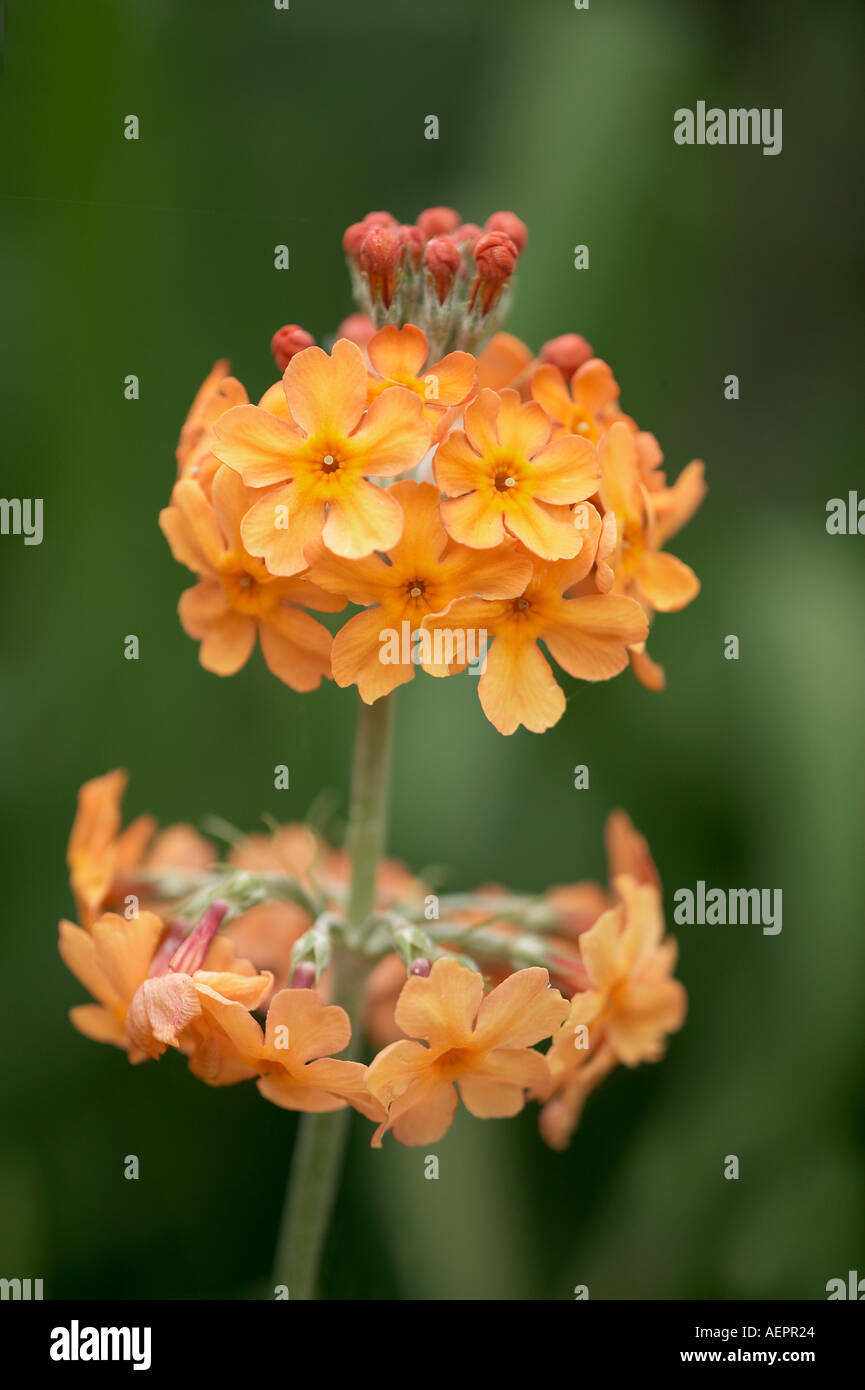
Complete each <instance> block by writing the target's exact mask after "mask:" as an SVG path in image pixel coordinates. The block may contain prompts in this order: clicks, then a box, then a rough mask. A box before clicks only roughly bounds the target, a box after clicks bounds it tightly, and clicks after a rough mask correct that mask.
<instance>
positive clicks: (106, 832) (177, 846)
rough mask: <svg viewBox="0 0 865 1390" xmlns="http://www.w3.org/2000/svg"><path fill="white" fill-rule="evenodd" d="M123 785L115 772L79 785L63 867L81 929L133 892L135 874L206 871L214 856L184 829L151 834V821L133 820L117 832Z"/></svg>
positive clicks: (123, 778) (124, 779)
mask: <svg viewBox="0 0 865 1390" xmlns="http://www.w3.org/2000/svg"><path fill="white" fill-rule="evenodd" d="M128 780H129V779H128V776H127V774H126V773H125V772H123V771H122V770H121V769H120V768H117V769H115V770H114V771H113V772H108V773H106V774H105V776H104V777H94V778H92V779H91V780H90V781H89V782H85V783H84V785H83V787H82V788H81V790H80V791H79V793H78V809H77V812H76V815H75V820H74V822H73V825H72V830H71V833H70V836H69V848H68V851H67V863H68V865H69V878H70V884H71V887H72V893H73V896H74V898H75V904H76V908H77V911H78V918H79V921H80V922H82V923H83V925H84V926H85V927H89V926H90V925H91V923H92V922H93V921H95V919H96V918H97V917H98V916H99V914H100V912H101V911H102V910H103V908H105V907H106V906H107V905H108V904H110V903H119V902H120V901H121V899H122V898H123V896H124V894H125V893H129V892H135V891H136V890H137V888H138V887H139V884H138V883H137V881H136V876H135V871H136V870H137V869H139V868H147V869H155V868H172V869H207V868H209V866H210V865H211V864H212V863H213V861H214V859H215V857H216V856H215V853H214V850H213V846H212V845H211V844H210V843H209V842H208V841H207V840H205V839H204V837H203V836H202V835H199V834H198V832H197V831H196V830H194V829H193V828H192V826H189V825H172V826H168V827H166V829H165V830H163V831H162V832H161V833H160V834H156V821H155V820H154V818H153V817H152V816H139V817H138V818H137V819H136V820H134V821H133V822H132V823H131V825H128V826H127V827H126V829H125V830H121V824H122V818H121V812H120V804H121V801H122V800H123V793H124V792H125V790H126V784H127V782H128ZM148 846H149V848H148Z"/></svg>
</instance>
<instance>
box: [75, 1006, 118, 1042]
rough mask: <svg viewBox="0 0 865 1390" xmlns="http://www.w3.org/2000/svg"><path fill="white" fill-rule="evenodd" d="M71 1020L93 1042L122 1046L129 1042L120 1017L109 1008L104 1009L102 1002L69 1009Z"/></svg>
mask: <svg viewBox="0 0 865 1390" xmlns="http://www.w3.org/2000/svg"><path fill="white" fill-rule="evenodd" d="M69 1021H70V1023H71V1024H72V1026H73V1027H74V1028H77V1029H78V1032H79V1033H83V1034H84V1036H85V1038H90V1040H91V1041H92V1042H104V1043H112V1044H113V1045H114V1047H122V1048H125V1047H126V1046H127V1044H128V1038H127V1036H126V1029H125V1027H124V1026H123V1024H122V1023H121V1022H120V1019H119V1018H117V1017H116V1016H115V1015H114V1014H113V1013H111V1012H110V1011H109V1010H108V1009H103V1008H102V1005H101V1004H79V1005H77V1007H76V1008H74V1009H70V1010H69Z"/></svg>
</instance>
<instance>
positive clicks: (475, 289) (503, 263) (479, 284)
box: [469, 232, 519, 314]
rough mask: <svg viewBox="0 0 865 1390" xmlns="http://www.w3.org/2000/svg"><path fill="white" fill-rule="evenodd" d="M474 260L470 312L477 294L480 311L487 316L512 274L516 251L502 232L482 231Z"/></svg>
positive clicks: (515, 262) (517, 257)
mask: <svg viewBox="0 0 865 1390" xmlns="http://www.w3.org/2000/svg"><path fill="white" fill-rule="evenodd" d="M474 257H475V265H476V267H477V277H476V279H475V282H474V284H473V285H472V293H471V298H470V300H469V309H473V308H474V304H475V300H476V299H477V296H478V293H480V297H481V312H482V313H484V314H488V313H489V311H490V309H492V307H493V305H494V304H495V302H496V300H497V299H498V297H499V295H500V294H501V292H502V288H503V286H504V285H505V284H506V282H507V281H508V280H509V279H510V278H511V276H512V275H513V273H514V271H515V269H516V265H517V260H518V259H519V252H518V251H517V248H516V246H515V245H514V243H513V242H512V241H511V239H510V237H509V236H506V235H505V233H504V232H484V234H483V236H482V237H480V238H479V239H478V241H477V242H476V243H475V249H474Z"/></svg>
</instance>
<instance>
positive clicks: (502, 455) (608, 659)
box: [162, 207, 705, 732]
mask: <svg viewBox="0 0 865 1390" xmlns="http://www.w3.org/2000/svg"><path fill="white" fill-rule="evenodd" d="M343 246H344V249H345V252H346V257H347V261H348V266H349V272H350V275H351V282H352V287H353V291H354V295H355V300H356V304H357V310H358V312H356V313H354V314H351V315H349V316H348V317H347V318H346V319H345V320H344V321H343V323H342V325H341V326H340V329H339V331H338V334H337V337H336V341H335V342H334V345H333V347H332V349H331V350H330V351H329V352H326V351H325V350H324V349H323V348H320V347H317V346H315V345H314V343H313V340H312V336H311V335H310V334H309V333H307V332H306V330H304V329H302V328H300V327H299V326H298V325H297V324H288V325H286V326H285V327H284V328H282V329H280V330H279V331H278V333H277V334H276V335H274V339H273V343H272V347H273V351H274V354H275V356H276V360H277V363H278V365H279V367H280V368H281V369H283V368H284V370H283V375H282V379H281V381H278V382H276V383H274V384H273V385H272V386H270V387H269V388H268V389H267V390H266V391H265V392H264V394H263V395H262V396H261V398H260V400H259V403H258V405H253V404H250V402H249V400H248V398H247V394H246V391H245V389H244V388H243V386H241V384H240V383H239V382H237V381H235V379H234V378H232V377H231V376H230V375H229V367H228V363H227V362H226V361H224V360H222V361H220V362H218V363H217V364H216V365H215V367H214V368H213V370H212V372H211V373H210V374H209V376H208V378H207V379H206V381H205V383H204V384H203V386H202V387H201V389H200V390H199V392H198V394H197V395H196V398H195V401H194V402H193V406H192V408H191V410H190V413H189V417H188V419H187V421H186V424H185V425H184V427H183V432H182V436H181V442H180V446H179V448H178V463H179V470H180V480H179V482H178V484H177V486H176V487H175V490H174V493H173V495H172V501H171V506H170V507H168V508H167V509H166V510H165V512H163V514H162V521H163V527H164V529H165V530H166V534H168V536H169V540H170V543H171V545H172V549H173V550H174V553H175V555H176V557H177V558H178V559H180V560H181V561H182V562H183V563H184V564H187V565H188V566H189V567H190V568H191V569H193V571H194V572H195V573H196V574H197V575H198V576H199V583H198V584H197V585H196V586H195V588H193V589H190V590H189V591H188V592H187V593H186V594H185V595H184V596H183V598H182V599H181V603H180V616H181V621H182V623H183V625H184V627H185V628H186V631H187V632H188V633H189V634H190V635H191V636H193V637H194V638H195V639H196V640H198V641H200V642H201V661H202V664H203V665H205V666H206V667H207V669H209V670H212V671H215V672H217V673H219V674H231V673H233V672H235V671H237V670H239V669H240V667H242V666H243V665H244V663H245V662H246V660H247V659H248V657H249V655H250V653H251V651H252V648H253V646H254V644H255V639H256V635H257V636H258V638H259V640H260V642H261V646H262V650H263V653H264V656H265V660H266V662H267V664H268V666H269V667H270V669H271V671H273V672H274V673H275V674H276V675H277V676H278V677H279V678H280V679H281V680H283V681H284V682H285V683H287V684H289V685H291V686H292V687H293V688H294V689H296V690H299V691H308V690H313V689H315V688H316V687H317V686H318V685H319V684H320V682H321V680H322V678H327V677H328V676H334V677H335V678H336V680H337V681H338V683H339V684H340V685H348V684H356V685H357V686H358V688H359V690H360V692H361V695H362V698H363V699H364V700H366V701H367V702H372V701H374V700H375V699H378V698H379V697H380V696H382V695H384V694H386V693H388V692H389V691H391V690H392V689H394V688H395V686H397V685H399V684H403V683H405V682H406V681H408V680H410V679H412V677H413V676H414V673H415V666H416V665H421V666H422V667H423V669H424V670H426V671H428V672H430V673H431V674H433V675H436V676H442V675H445V674H448V673H452V672H454V671H456V670H461V669H465V667H466V666H467V665H468V667H469V669H471V670H472V672H473V674H477V673H478V670H477V668H478V666H479V665H482V663H479V662H478V661H477V660H475V659H474V658H470V660H469V661H468V662H464V661H460V660H456V659H455V660H451V659H450V658H449V657H448V658H447V659H443V660H439V659H438V658H437V657H436V656H435V653H434V652H433V654H432V655H430V654H429V651H428V649H427V646H426V638H427V637H431V638H432V639H433V641H434V642H435V640H436V634H438V637H440V638H441V639H442V642H443V643H445V641H446V634H447V630H448V629H451V630H456V631H457V632H458V633H462V634H463V635H464V637H465V636H466V635H470V636H471V638H472V642H473V646H474V647H477V646H478V644H479V643H480V642H481V641H482V640H483V639H482V634H487V635H489V636H492V638H493V639H494V640H493V647H492V651H491V656H490V658H489V660H488V661H487V665H486V669H485V671H484V672H483V675H482V679H481V686H480V693H481V700H482V704H483V707H484V710H485V711H486V712H487V714H488V716H489V718H490V719H491V720H492V722H493V723H494V724H495V725H496V727H498V728H499V729H501V730H502V731H506V732H512V731H513V730H514V729H515V728H517V727H518V726H519V725H520V724H523V725H525V726H526V727H528V728H529V729H532V730H535V731H538V732H540V731H542V730H544V729H547V728H549V727H550V726H551V724H553V723H555V722H556V720H557V719H558V718H560V717H561V715H562V713H563V711H564V708H565V696H564V694H563V692H562V691H561V690H560V688H559V686H558V685H557V684H556V682H555V680H554V678H553V675H552V671H551V669H550V667H549V665H548V663H547V661H546V660H545V658H544V657H543V656H542V655H541V653H540V650H539V648H538V646H537V643H538V641H539V640H540V641H543V642H545V643H546V645H547V648H548V650H549V651H550V653H551V655H553V656H554V658H555V660H556V661H558V663H559V665H561V666H562V667H563V668H564V669H565V670H566V671H568V672H569V673H570V674H571V675H574V676H576V677H577V678H578V679H587V680H600V679H607V678H608V677H609V676H611V675H614V674H616V673H617V672H618V671H620V670H623V669H624V667H625V666H626V665H628V664H630V666H631V668H632V670H633V671H634V674H635V675H636V676H637V678H638V679H639V680H640V682H641V683H642V684H643V685H644V686H646V687H648V688H650V689H653V690H659V689H661V688H662V687H663V685H664V681H665V677H664V672H663V670H662V668H661V667H660V666H659V665H658V664H657V663H656V662H655V661H653V660H652V658H651V657H650V656H649V653H648V651H647V650H646V639H647V636H648V629H649V623H650V622H651V621H652V618H653V616H654V614H655V613H657V612H671V611H675V610H676V609H678V608H681V607H682V606H684V605H685V604H686V603H688V602H690V601H691V599H692V598H694V597H695V595H696V594H697V592H698V589H699V583H698V581H697V579H696V576H695V575H694V573H693V571H692V570H691V569H690V568H689V567H688V566H687V565H685V564H683V563H682V562H681V561H680V560H678V559H677V558H676V557H674V556H673V555H670V554H669V553H668V552H667V551H666V549H665V548H664V547H665V545H666V543H667V541H668V540H669V539H670V538H671V537H672V536H673V535H675V533H676V532H677V531H678V530H679V529H680V527H681V526H682V525H684V523H685V522H686V521H687V520H688V519H689V517H690V516H691V515H692V514H693V512H694V511H695V510H696V508H697V507H698V506H699V504H700V502H701V501H702V498H703V495H704V493H705V482H704V478H703V465H702V464H701V463H699V462H696V461H695V462H694V463H692V464H690V465H689V466H688V467H687V468H686V469H685V470H684V471H683V472H682V473H681V475H680V476H679V478H678V479H677V480H676V481H675V482H674V483H673V484H672V485H668V484H667V478H666V474H665V472H664V471H663V469H662V467H661V464H662V463H663V454H662V452H661V449H660V446H659V445H658V442H657V440H656V439H655V437H654V435H652V434H651V433H649V432H648V431H646V430H644V429H641V428H639V426H638V425H637V423H636V422H635V421H634V420H633V419H632V418H631V417H630V416H628V415H626V414H625V413H624V412H623V410H622V407H621V404H620V399H619V386H618V384H617V382H616V380H615V377H614V375H613V372H612V370H611V368H610V367H609V366H608V365H607V363H606V362H604V361H602V360H601V359H600V358H597V357H595V356H594V355H593V350H592V348H591V345H590V344H589V343H588V342H587V341H586V340H585V338H584V337H582V336H581V335H580V334H578V333H563V334H560V335H559V336H558V337H555V338H552V339H550V340H549V341H548V342H546V343H545V344H544V345H543V346H542V347H541V349H540V352H539V353H538V354H537V355H536V354H535V353H534V352H533V351H532V349H531V348H530V347H529V346H528V345H527V344H525V343H523V342H521V341H520V339H518V338H516V337H514V336H513V335H512V334H509V333H507V332H504V331H503V330H502V328H501V324H502V322H503V320H504V316H505V312H506V310H507V306H508V302H509V297H510V294H511V289H512V282H513V279H514V273H515V270H516V268H517V266H518V260H519V257H520V256H521V255H522V254H523V253H524V252H525V251H526V249H527V246H528V231H527V228H526V226H525V223H524V222H523V221H522V220H521V219H520V218H519V217H517V216H516V214H515V213H513V212H508V211H501V212H496V213H493V214H491V215H490V216H489V217H487V219H486V222H485V224H484V225H483V226H481V225H480V224H479V223H472V222H464V221H463V220H462V218H461V214H460V213H459V212H457V211H456V209H454V208H448V207H433V208H427V209H426V210H424V211H423V212H422V213H421V214H420V215H419V216H418V218H417V221H416V222H414V223H412V222H406V223H400V222H399V221H398V220H397V218H395V217H394V216H393V215H392V214H391V213H389V212H384V211H376V212H371V213H367V214H366V216H365V217H363V218H362V219H361V220H360V221H358V222H356V223H353V224H352V225H351V226H350V227H349V228H348V229H347V230H346V232H345V235H344V237H343ZM409 471H412V474H413V475H412V477H411V478H410V479H409V478H403V477H402V475H404V474H407V473H409ZM229 472H231V473H233V474H235V475H237V476H236V477H235V479H234V483H233V484H231V483H230V482H228V481H227V480H226V478H227V475H228V473H229ZM398 479H401V481H396V480H398ZM217 480H218V482H217ZM421 484H422V485H423V486H424V487H426V488H430V489H432V491H430V492H429V493H424V494H421V493H419V492H418V491H417V488H418V486H419V485H421ZM193 485H197V487H198V489H199V492H196V491H194V488H193ZM214 490H216V495H213V494H214ZM434 494H437V496H434ZM421 498H423V500H422V501H421ZM404 506H411V507H414V508H415V509H416V510H417V511H418V514H419V515H420V516H421V519H422V523H423V524H424V525H425V526H426V527H427V529H428V535H427V536H425V537H424V536H419V534H418V528H417V525H416V524H415V523H414V521H412V520H411V519H410V518H407V517H406V515H405V512H404ZM442 528H444V531H443V530H442ZM443 534H446V535H447V537H449V544H447V545H446V544H445V542H444V540H443ZM460 548H462V550H463V551H466V552H471V554H463V553H461V551H460ZM518 558H520V559H521V562H522V564H523V569H524V571H525V566H526V563H530V564H531V565H532V566H533V568H532V571H531V572H530V573H529V572H527V571H526V572H525V574H524V583H523V586H522V588H521V589H520V590H519V591H518V592H514V591H512V584H511V580H512V579H513V576H514V574H515V572H516V568H517V559H518ZM570 562H573V566H574V567H573V569H572V570H570V571H566V570H563V569H555V568H550V567H551V566H552V567H555V566H557V565H562V564H567V563H570ZM311 565H314V566H315V577H313V576H311V575H310V566H311ZM409 571H414V572H413V573H409ZM422 571H423V572H422ZM504 576H507V580H506V585H507V592H505V588H503V587H502V582H504V579H503V577H504ZM405 581H407V582H408V589H407V593H408V594H409V595H410V598H411V602H410V603H409V602H407V600H406V598H405V594H404V593H403V589H404V588H405ZM446 581H447V582H446ZM500 581H501V582H500ZM491 582H492V587H491ZM325 591H326V592H325ZM601 600H605V601H604V602H601ZM625 600H627V602H625ZM348 602H352V603H356V604H358V605H360V606H362V607H364V608H365V609H366V610H367V611H366V613H363V614H359V615H356V616H354V617H352V618H351V619H350V620H349V621H348V622H347V623H345V625H344V626H343V627H342V629H341V630H340V632H339V634H338V636H337V638H336V640H335V642H333V643H331V639H330V636H329V634H328V632H327V630H326V628H325V627H324V626H323V625H322V624H321V623H318V622H316V621H315V620H314V619H313V618H312V617H311V616H310V615H309V613H308V612H306V611H304V610H307V609H318V610H319V611H323V612H332V611H338V610H339V609H340V608H341V607H342V606H344V605H345V604H346V603H348ZM440 604H441V605H442V606H441V607H439V605H440ZM490 604H492V605H494V606H486V605H490ZM503 604H504V605H505V606H504V607H503V606H502V605H503ZM452 605H453V606H452ZM635 605H636V606H637V607H639V608H640V609H642V616H640V615H639V614H638V613H637V611H636V607H635ZM414 620H417V627H415V626H413V625H412V624H413V622H414ZM578 620H579V622H578ZM406 623H408V624H409V634H410V644H414V643H415V641H417V646H416V647H415V646H414V645H412V651H411V655H410V656H407V655H406V653H405V651H404V650H403V643H402V640H401V639H402V632H403V631H404V626H405V624H406ZM376 624H378V625H379V626H378V629H376ZM578 628H579V637H578V636H577V630H578ZM418 629H419V635H418ZM385 632H386V633H388V634H393V633H397V634H399V636H400V643H399V650H398V653H397V657H396V659H395V658H394V655H393V650H392V648H387V647H386V645H385V643H384V642H383V640H382V638H383V634H384V633H385ZM547 634H548V635H549V640H547Z"/></svg>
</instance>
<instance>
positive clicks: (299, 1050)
mask: <svg viewBox="0 0 865 1390" xmlns="http://www.w3.org/2000/svg"><path fill="white" fill-rule="evenodd" d="M255 1026H256V1028H257V1027H258V1025H257V1024H256V1025H255ZM259 1032H260V1030H259ZM350 1041H351V1023H350V1022H349V1017H348V1014H347V1013H346V1012H345V1009H341V1008H339V1006H338V1005H336V1004H324V1003H323V1002H322V1000H321V999H320V998H319V996H318V995H317V994H316V992H315V990H313V989H284V990H281V991H280V993H279V994H276V995H274V997H273V1001H272V1003H271V1005H270V1008H269V1009H268V1011H267V1024H266V1028H265V1033H264V1039H263V1042H262V1044H261V1046H260V1049H259V1053H258V1060H257V1063H256V1065H257V1068H258V1070H259V1071H263V1075H262V1076H261V1079H260V1080H259V1081H258V1089H259V1091H260V1092H261V1094H262V1095H263V1096H264V1097H265V1099H266V1100H272V1101H273V1103H274V1105H280V1106H282V1108H283V1109H284V1110H315V1111H327V1110H344V1109H345V1107H346V1105H353V1106H354V1108H355V1109H356V1110H359V1111H360V1112H361V1114H363V1115H366V1116H367V1118H368V1119H371V1120H382V1119H384V1111H383V1109H382V1107H381V1105H380V1104H379V1103H378V1101H377V1100H375V1099H374V1098H373V1097H372V1096H371V1095H370V1094H369V1092H368V1090H367V1085H366V1067H364V1066H363V1065H362V1064H361V1063H360V1062H343V1061H340V1059H339V1058H335V1057H332V1056H331V1053H333V1052H342V1051H344V1049H345V1048H346V1047H348V1044H349V1042H350Z"/></svg>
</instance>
